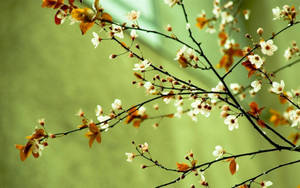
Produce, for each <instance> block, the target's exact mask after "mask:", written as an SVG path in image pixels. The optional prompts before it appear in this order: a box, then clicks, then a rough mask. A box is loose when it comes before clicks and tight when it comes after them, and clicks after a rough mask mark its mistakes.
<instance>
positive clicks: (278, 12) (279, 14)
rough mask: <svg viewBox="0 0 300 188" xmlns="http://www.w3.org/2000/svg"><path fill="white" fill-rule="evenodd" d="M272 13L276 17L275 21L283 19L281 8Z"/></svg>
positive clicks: (273, 10)
mask: <svg viewBox="0 0 300 188" xmlns="http://www.w3.org/2000/svg"><path fill="white" fill-rule="evenodd" d="M272 13H273V16H274V18H273V20H278V19H279V18H280V17H281V10H280V8H279V7H276V8H273V9H272Z"/></svg>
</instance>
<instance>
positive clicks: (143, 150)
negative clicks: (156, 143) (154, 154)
mask: <svg viewBox="0 0 300 188" xmlns="http://www.w3.org/2000/svg"><path fill="white" fill-rule="evenodd" d="M140 148H141V150H142V152H143V153H144V152H148V150H149V145H148V143H147V142H145V143H144V144H141V145H140Z"/></svg>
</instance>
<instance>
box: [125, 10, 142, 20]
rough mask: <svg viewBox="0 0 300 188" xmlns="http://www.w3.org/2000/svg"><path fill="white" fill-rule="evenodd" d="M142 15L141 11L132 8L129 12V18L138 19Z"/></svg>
mask: <svg viewBox="0 0 300 188" xmlns="http://www.w3.org/2000/svg"><path fill="white" fill-rule="evenodd" d="M139 17H140V11H135V10H132V11H130V12H129V13H128V14H127V18H128V20H131V21H137V20H138V19H139Z"/></svg>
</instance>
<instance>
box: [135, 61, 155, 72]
mask: <svg viewBox="0 0 300 188" xmlns="http://www.w3.org/2000/svg"><path fill="white" fill-rule="evenodd" d="M150 65H151V63H150V62H149V61H148V60H147V59H145V60H144V61H142V62H141V63H136V64H134V68H133V70H135V71H145V70H146V69H147V68H148V67H149V66H150Z"/></svg>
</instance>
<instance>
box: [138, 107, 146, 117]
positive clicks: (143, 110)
mask: <svg viewBox="0 0 300 188" xmlns="http://www.w3.org/2000/svg"><path fill="white" fill-rule="evenodd" d="M145 113H146V108H145V107H144V106H141V107H140V108H139V110H138V114H139V115H141V116H143V115H145Z"/></svg>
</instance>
